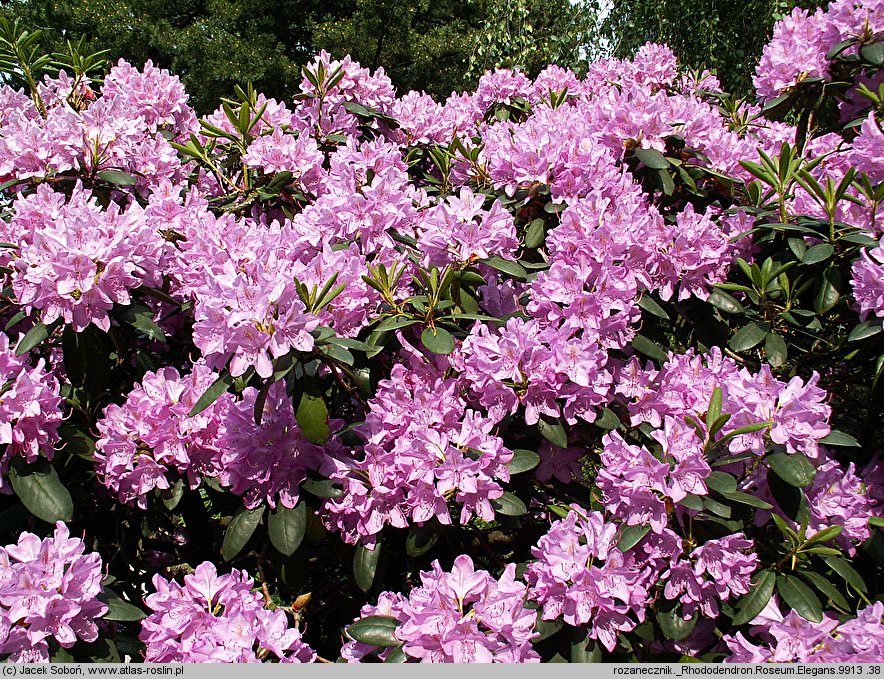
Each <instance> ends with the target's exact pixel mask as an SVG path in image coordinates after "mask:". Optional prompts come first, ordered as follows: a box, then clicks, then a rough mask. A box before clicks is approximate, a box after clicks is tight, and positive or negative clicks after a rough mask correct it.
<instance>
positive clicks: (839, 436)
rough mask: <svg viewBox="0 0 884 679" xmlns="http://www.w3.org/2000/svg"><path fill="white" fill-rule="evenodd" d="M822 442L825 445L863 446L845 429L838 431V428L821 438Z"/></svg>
mask: <svg viewBox="0 0 884 679" xmlns="http://www.w3.org/2000/svg"><path fill="white" fill-rule="evenodd" d="M820 443H822V444H823V445H824V446H841V447H843V448H861V447H862V446H860V443H859V441H857V440H856V439H855V438H853V437H852V436H851V435H850V434H845V433H844V432H843V431H838V430H837V429H833V430H832V431H830V432H829V433H828V434H826V436H824V437H823V438H821V439H820Z"/></svg>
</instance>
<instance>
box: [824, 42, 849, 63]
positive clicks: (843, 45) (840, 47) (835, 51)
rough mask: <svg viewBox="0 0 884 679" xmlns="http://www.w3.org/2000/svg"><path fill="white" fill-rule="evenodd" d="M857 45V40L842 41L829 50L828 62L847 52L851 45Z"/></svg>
mask: <svg viewBox="0 0 884 679" xmlns="http://www.w3.org/2000/svg"><path fill="white" fill-rule="evenodd" d="M855 44H856V38H848V39H847V40H842V41H841V42H839V43H838V44H837V45H835V46H834V47H832V48H831V49H830V50H829V53H828V54H827V55H826V60H827V61H830V60H832V59H834V58H835V57H837V56H838V55H839V54H841V53H842V52H843V51H844V50H846V49H847V48H848V47H850V46H851V45H855Z"/></svg>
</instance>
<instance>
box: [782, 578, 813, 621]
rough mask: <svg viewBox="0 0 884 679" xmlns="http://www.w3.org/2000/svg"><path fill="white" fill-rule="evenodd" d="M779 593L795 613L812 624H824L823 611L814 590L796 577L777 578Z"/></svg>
mask: <svg viewBox="0 0 884 679" xmlns="http://www.w3.org/2000/svg"><path fill="white" fill-rule="evenodd" d="M777 592H779V594H780V596H781V597H783V601H785V602H786V604H787V605H788V606H791V607H792V608H793V609H794V610H795V612H796V613H797V614H798V615H800V616H801V617H802V618H804V619H805V620H809V621H810V622H822V619H823V609H822V606H820V600H819V598H817V595H816V594H814V593H813V590H812V589H811V588H810V587H808V586H807V585H805V584H804V583H803V582H802V581H801V580H799V579H798V578H797V577H795V576H794V575H785V574H780V575H778V576H777Z"/></svg>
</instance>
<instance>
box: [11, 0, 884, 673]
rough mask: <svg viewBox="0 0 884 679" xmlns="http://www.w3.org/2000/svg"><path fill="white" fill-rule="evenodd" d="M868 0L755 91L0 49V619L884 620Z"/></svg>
mask: <svg viewBox="0 0 884 679" xmlns="http://www.w3.org/2000/svg"><path fill="white" fill-rule="evenodd" d="M882 12H884V9H882V5H881V3H880V2H875V1H873V0H850V1H847V0H838V1H836V2H833V3H832V4H831V5H829V6H828V7H826V8H821V9H819V10H817V11H816V12H815V13H813V14H811V13H808V12H806V11H804V10H795V11H794V12H793V13H792V14H791V15H789V16H788V17H786V18H784V19H783V21H781V22H780V23H778V24H777V26H776V28H775V29H774V33H773V37H772V40H771V43H770V44H769V46H768V47H767V49H766V50H765V52H764V55H763V57H762V59H761V61H760V63H759V65H758V71H757V77H756V87H757V90H758V91H757V98H756V99H757V101H755V102H753V101H748V100H738V99H735V98H734V97H731V96H729V95H727V94H726V93H724V92H722V91H721V88H720V86H719V84H718V81H717V79H716V78H715V76H714V74H711V73H708V72H702V73H686V72H683V71H682V70H680V69H679V66H678V63H677V60H676V59H675V56H674V54H673V53H672V51H671V50H670V49H669V48H668V47H666V46H663V45H647V46H645V47H643V48H642V49H641V50H640V51H639V52H638V54H637V55H636V57H635V58H634V59H633V60H627V61H619V60H601V61H597V62H595V63H592V64H589V65H587V67H586V68H585V70H584V71H583V72H581V73H579V74H578V73H575V72H572V71H569V70H566V69H563V68H561V67H559V66H550V67H549V68H548V69H546V70H544V71H543V72H542V73H540V74H539V75H538V77H537V78H535V79H533V80H532V79H531V78H528V77H527V76H526V75H525V74H523V73H520V72H518V71H508V70H497V71H492V72H488V73H486V74H485V75H484V76H482V78H481V79H480V80H479V83H478V86H477V88H476V90H475V91H474V92H465V93H455V94H452V96H451V97H449V98H448V99H447V100H445V101H434V100H433V99H432V98H430V97H428V96H426V95H425V94H423V93H419V92H410V93H397V92H396V91H395V89H394V88H393V86H392V83H391V81H390V80H389V78H387V76H386V75H385V74H384V73H383V71H382V70H380V69H379V70H378V71H376V72H371V71H370V70H368V69H365V68H363V67H361V66H360V65H359V64H357V63H355V62H354V61H353V60H352V59H350V58H349V57H344V58H342V59H336V58H334V57H333V56H331V55H329V54H326V53H324V52H323V53H320V54H319V55H317V56H316V57H315V59H314V60H313V61H312V62H311V63H310V64H309V65H308V66H307V67H305V69H304V71H303V81H302V83H301V92H300V94H299V95H298V96H296V97H294V98H292V99H291V100H289V101H276V100H273V99H268V98H267V97H265V96H264V95H262V94H261V93H259V92H256V91H254V90H253V88H251V87H241V88H236V91H235V92H233V93H231V97H230V98H229V99H225V100H223V101H222V102H219V106H218V108H217V109H216V110H215V111H214V112H213V113H211V114H209V115H207V116H205V117H203V118H198V117H197V116H196V115H195V114H194V112H193V110H192V109H191V107H190V105H189V102H188V98H187V93H186V92H185V90H184V89H183V87H182V86H181V84H180V82H179V81H178V79H177V78H176V77H175V76H174V75H172V74H170V73H168V72H167V71H164V70H163V69H161V68H159V67H158V66H156V65H154V64H152V63H147V64H145V65H144V66H141V65H138V64H127V63H125V62H120V63H118V64H116V65H114V66H112V67H111V68H109V69H104V70H103V69H102V67H101V66H100V61H99V60H98V59H97V58H92V57H90V58H84V59H80V60H77V59H75V60H73V61H72V63H73V64H74V65H75V66H72V67H71V68H68V69H65V70H62V71H60V72H58V71H55V72H50V71H49V70H48V67H47V66H46V64H47V63H48V62H46V61H45V60H43V61H42V62H41V61H39V60H38V61H36V62H34V63H31V62H30V61H29V57H28V54H30V52H27V51H19V52H10V53H9V54H5V53H4V55H0V56H3V58H2V60H0V61H2V63H3V64H6V65H7V66H11V65H14V64H16V63H18V67H16V68H13V69H12V70H9V71H8V72H7V73H4V78H3V82H4V84H3V85H2V86H0V217H2V218H0V276H2V292H0V296H2V305H0V320H2V324H0V327H2V328H3V330H2V332H0V534H2V537H3V538H4V539H3V543H4V544H5V543H8V546H7V547H5V548H3V549H2V550H0V562H2V564H3V568H2V569H0V658H2V659H9V660H14V661H15V660H34V661H47V660H54V661H70V660H96V659H108V660H119V659H124V658H125V659H131V660H133V661H147V662H313V661H319V662H324V661H328V662H334V661H336V660H345V661H348V662H360V663H366V662H538V661H539V662H550V661H556V662H559V661H562V660H566V661H572V662H583V661H588V660H608V661H649V660H672V661H675V660H680V659H682V658H684V657H689V658H692V659H693V658H699V659H701V660H703V661H709V662H721V661H726V662H741V661H759V662H791V661H800V662H811V661H814V662H815V661H820V662H842V661H881V660H882V655H881V653H882V652H881V649H882V648H884V623H882V606H881V603H880V601H878V599H880V597H881V596H882V592H881V582H882V581H884V580H882V577H881V576H882V568H884V535H882V531H881V528H882V525H884V465H882V462H881V459H882V458H881V452H882V451H881V449H882V446H884V429H882V427H881V422H882V418H884V411H882V407H884V405H882V404H884V254H882V253H884V244H882V235H884V227H882V223H884V214H882V211H884V183H882V179H884V165H882V163H884V134H882V129H884V127H882V125H884V107H882V101H881V92H880V91H879V87H878V85H879V84H880V82H881V79H882V76H881V72H882V71H881V66H882V61H884V60H882V52H884V14H882ZM10 30H12V29H10ZM15 30H17V31H19V33H21V29H20V28H16V29H15ZM23 39H24V40H28V39H33V38H27V36H25V37H24V38H23ZM36 55H37V52H34V56H33V57H32V58H34V59H36V58H37V57H36ZM31 67H33V68H31ZM84 69H85V70H84ZM26 73H31V74H35V76H36V77H34V78H32V79H31V80H30V81H29V80H28V78H27V77H24V78H22V76H23V75H24V74H26ZM53 530H54V533H53V532H52V531H53ZM71 535H74V536H75V537H71Z"/></svg>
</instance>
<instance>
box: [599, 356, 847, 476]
mask: <svg viewBox="0 0 884 679" xmlns="http://www.w3.org/2000/svg"><path fill="white" fill-rule="evenodd" d="M818 380H819V376H818V375H816V374H814V376H813V377H812V378H811V379H810V380H808V381H807V382H806V383H805V382H804V381H803V380H802V379H801V378H798V377H793V378H792V379H791V380H790V381H789V382H787V383H786V382H782V381H781V380H778V379H777V378H775V377H774V376H773V374H772V373H771V370H770V367H769V366H766V365H762V367H761V370H759V371H758V372H757V373H751V372H749V371H748V370H747V369H746V368H739V367H738V366H737V364H736V363H735V362H734V360H733V359H731V358H728V357H726V356H723V355H722V353H721V351H720V350H719V349H717V348H714V349H713V350H712V351H711V352H710V353H709V354H707V355H705V356H703V355H695V354H694V353H693V352H691V351H688V352H686V353H685V354H681V355H670V358H669V361H668V362H667V363H665V364H664V365H663V367H662V368H661V369H660V370H659V371H657V370H645V371H642V370H641V368H640V365H639V363H638V361H637V360H636V359H633V360H632V361H631V362H630V363H629V364H627V365H626V367H625V368H624V369H623V371H622V372H621V379H620V380H619V383H618V385H617V387H616V392H617V393H618V394H621V395H622V396H624V397H625V398H626V399H628V404H627V407H628V409H629V413H630V416H631V421H632V424H633V425H637V424H640V423H642V422H647V423H649V424H651V425H652V426H653V427H660V426H662V425H663V423H664V422H663V419H664V417H665V416H666V415H672V416H673V417H676V418H678V417H684V416H691V417H693V418H694V419H695V420H702V416H703V415H704V414H705V413H706V410H707V407H708V405H709V401H710V399H711V398H712V393H713V391H714V390H715V389H716V388H719V389H721V391H722V409H721V412H723V413H728V414H729V415H731V418H730V419H729V420H728V422H727V424H726V425H725V426H724V427H723V428H722V429H721V431H720V436H722V437H723V436H726V435H727V434H728V433H730V432H733V431H736V430H737V429H740V428H742V427H745V426H747V425H752V424H756V423H759V422H770V423H771V428H770V433H769V435H770V439H771V440H772V441H773V442H774V443H777V444H780V445H783V446H785V448H786V450H787V451H788V452H789V453H801V454H803V455H806V456H807V457H809V458H810V459H812V460H815V459H817V458H818V457H819V455H820V447H819V441H820V440H821V439H822V438H824V437H825V436H826V435H827V434H828V433H829V432H830V431H831V429H830V427H829V425H828V424H827V422H828V419H829V415H830V414H831V407H830V406H829V405H827V404H826V403H825V400H826V392H825V391H823V390H822V389H820V388H819V387H818V386H816V383H817V381H818ZM764 436H765V433H764V431H758V432H750V433H744V434H741V435H739V436H736V437H733V438H732V439H731V440H730V441H729V443H728V447H729V449H730V450H732V451H734V452H737V451H745V450H751V451H753V452H755V453H757V454H761V453H762V452H763V451H764Z"/></svg>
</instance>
